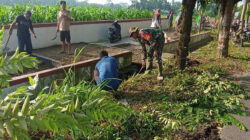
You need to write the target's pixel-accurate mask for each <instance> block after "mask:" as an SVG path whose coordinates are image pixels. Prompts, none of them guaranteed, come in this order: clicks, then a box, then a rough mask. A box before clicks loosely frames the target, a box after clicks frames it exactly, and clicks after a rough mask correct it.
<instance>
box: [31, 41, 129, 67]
mask: <svg viewBox="0 0 250 140" xmlns="http://www.w3.org/2000/svg"><path fill="white" fill-rule="evenodd" d="M82 48H84V50H83V52H82V53H81V54H80V55H79V57H78V58H77V61H76V62H79V61H85V60H89V59H94V58H98V57H99V53H100V52H101V51H102V50H106V51H108V53H109V55H114V54H117V53H121V52H123V51H124V49H119V48H113V47H101V46H98V45H94V44H84V43H79V44H74V45H72V52H73V54H71V55H69V54H67V53H63V54H60V51H61V46H52V47H48V48H42V49H37V50H35V51H34V53H37V54H39V55H42V56H46V57H49V58H52V59H54V60H56V61H59V62H60V63H61V65H67V64H71V63H73V61H74V52H78V51H80V49H82ZM66 50H67V49H66ZM77 50H78V51H77ZM76 54H77V53H76Z"/></svg>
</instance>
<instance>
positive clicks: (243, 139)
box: [221, 71, 250, 140]
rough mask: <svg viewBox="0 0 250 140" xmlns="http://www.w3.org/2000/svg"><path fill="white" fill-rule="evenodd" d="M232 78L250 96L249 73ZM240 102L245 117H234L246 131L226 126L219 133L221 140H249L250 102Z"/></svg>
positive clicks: (233, 126)
mask: <svg viewBox="0 0 250 140" xmlns="http://www.w3.org/2000/svg"><path fill="white" fill-rule="evenodd" d="M232 78H233V79H234V80H236V81H239V83H240V85H242V86H243V87H245V89H246V91H247V92H248V93H249V94H250V71H249V72H247V73H245V74H243V75H235V76H233V77H232ZM242 102H243V103H244V104H245V106H246V107H247V110H246V114H247V116H236V115H235V117H236V118H237V119H238V120H240V121H241V122H242V123H243V124H244V125H245V126H246V127H247V129H248V131H247V132H245V131H241V130H240V129H239V128H237V127H236V126H235V125H231V126H226V127H224V128H223V129H222V131H221V139H222V140H250V100H248V101H246V100H243V101H242Z"/></svg>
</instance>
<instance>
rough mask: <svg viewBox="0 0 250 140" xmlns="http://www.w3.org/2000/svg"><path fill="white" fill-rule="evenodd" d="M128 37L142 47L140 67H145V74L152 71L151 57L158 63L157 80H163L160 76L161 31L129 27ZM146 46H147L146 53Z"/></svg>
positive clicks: (163, 40) (162, 43)
mask: <svg viewBox="0 0 250 140" xmlns="http://www.w3.org/2000/svg"><path fill="white" fill-rule="evenodd" d="M129 33H130V37H132V38H134V39H136V40H138V41H139V43H140V44H141V46H142V67H145V66H146V71H145V74H149V73H150V72H151V71H152V69H153V57H156V59H157V63H158V77H157V79H158V80H163V75H162V70H163V68H162V59H161V56H162V49H163V47H164V43H165V38H164V33H163V32H162V30H161V29H150V28H149V29H139V28H138V27H130V29H129ZM146 45H149V49H148V51H147V49H146ZM146 59H147V63H146Z"/></svg>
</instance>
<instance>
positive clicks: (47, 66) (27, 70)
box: [11, 61, 53, 77]
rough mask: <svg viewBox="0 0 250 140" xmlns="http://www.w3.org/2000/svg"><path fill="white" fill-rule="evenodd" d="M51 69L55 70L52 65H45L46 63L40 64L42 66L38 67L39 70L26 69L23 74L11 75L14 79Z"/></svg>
mask: <svg viewBox="0 0 250 140" xmlns="http://www.w3.org/2000/svg"><path fill="white" fill-rule="evenodd" d="M50 68H53V66H52V65H50V64H48V63H45V62H42V61H41V62H40V64H39V65H38V69H35V68H34V69H27V68H24V70H23V73H19V74H13V75H11V76H12V77H15V76H20V75H23V74H30V73H34V72H38V71H42V70H46V69H50Z"/></svg>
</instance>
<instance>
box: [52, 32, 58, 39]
mask: <svg viewBox="0 0 250 140" xmlns="http://www.w3.org/2000/svg"><path fill="white" fill-rule="evenodd" d="M56 38H57V31H56V34H55V36H54V37H53V38H52V39H51V40H56Z"/></svg>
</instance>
